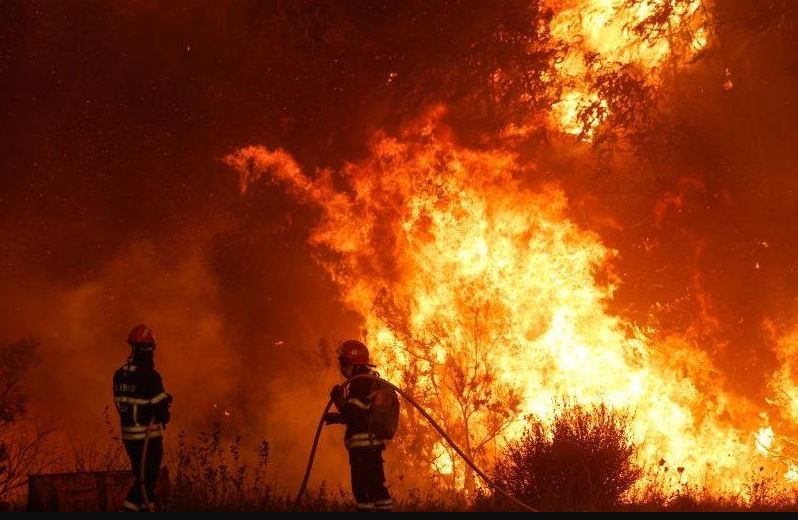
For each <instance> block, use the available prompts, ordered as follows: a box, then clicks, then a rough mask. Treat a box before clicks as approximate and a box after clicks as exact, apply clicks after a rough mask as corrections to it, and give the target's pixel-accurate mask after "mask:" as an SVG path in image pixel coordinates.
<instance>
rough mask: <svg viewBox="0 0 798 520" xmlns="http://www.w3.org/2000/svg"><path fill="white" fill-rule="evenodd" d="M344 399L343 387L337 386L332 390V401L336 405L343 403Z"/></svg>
mask: <svg viewBox="0 0 798 520" xmlns="http://www.w3.org/2000/svg"><path fill="white" fill-rule="evenodd" d="M343 398H344V387H342V386H341V385H335V386H334V387H333V388H332V390H330V399H332V401H333V402H334V403H338V402H341V401H342V400H343Z"/></svg>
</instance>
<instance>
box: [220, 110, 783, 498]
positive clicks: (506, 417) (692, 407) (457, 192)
mask: <svg viewBox="0 0 798 520" xmlns="http://www.w3.org/2000/svg"><path fill="white" fill-rule="evenodd" d="M227 161H228V163H229V164H231V165H233V166H234V167H235V168H236V169H237V170H238V171H239V172H241V179H242V189H246V187H247V186H249V184H250V183H252V182H254V181H256V180H257V179H258V178H259V177H261V176H263V175H268V176H269V177H271V178H273V179H276V180H278V181H280V182H281V183H283V184H284V185H285V186H287V188H288V190H289V192H290V193H291V194H292V195H293V196H295V197H296V198H297V199H298V200H300V201H302V202H303V203H305V204H309V205H311V206H314V207H315V208H317V209H318V210H319V211H320V213H321V218H320V223H319V225H318V227H317V228H316V229H315V230H314V231H313V233H312V236H311V242H312V243H313V244H315V245H316V246H318V247H319V250H320V251H322V252H323V253H322V254H320V260H321V262H322V263H323V265H324V266H325V267H326V268H327V270H328V271H329V273H330V274H331V275H332V277H333V279H334V280H335V281H336V283H337V284H338V285H339V287H340V289H341V293H342V295H343V299H344V301H345V302H346V303H347V304H348V305H349V306H351V308H353V309H355V310H356V311H358V312H359V313H360V314H361V315H362V316H363V318H364V320H365V325H366V331H367V332H366V335H367V337H366V340H367V341H368V343H369V345H370V346H371V347H372V348H373V349H374V351H375V353H376V356H377V359H378V361H379V362H380V364H381V366H382V370H383V373H384V375H386V376H387V377H389V378H391V379H392V380H394V381H396V382H397V383H398V384H400V385H405V386H406V387H408V390H410V391H411V392H412V393H413V394H414V395H416V396H418V398H419V399H420V400H422V401H423V402H424V403H425V405H427V406H428V407H429V408H430V410H431V412H432V413H433V415H434V416H435V417H436V418H438V419H439V420H440V421H441V422H442V423H443V424H445V426H446V427H447V428H448V429H449V430H450V431H451V432H452V433H453V434H455V436H456V437H457V438H458V440H459V441H460V442H463V443H464V444H465V445H466V448H467V449H468V450H470V451H471V453H472V454H474V455H475V456H481V457H485V458H489V457H490V449H491V448H490V447H492V449H495V447H496V446H499V445H500V444H501V442H502V441H503V440H506V439H508V438H514V437H516V436H517V435H518V434H519V432H520V428H521V426H522V424H523V421H521V418H522V417H523V416H524V415H525V414H530V413H532V414H536V415H538V416H540V417H544V418H546V417H550V415H551V413H552V410H553V402H554V401H555V400H556V399H558V398H560V397H561V396H568V397H569V398H570V399H574V400H576V401H577V402H579V403H583V404H591V403H598V402H605V403H607V404H610V405H612V406H615V407H622V408H626V409H628V410H630V411H631V412H632V413H633V414H634V422H633V427H634V435H635V437H636V439H637V440H638V441H639V442H640V443H641V444H642V447H643V457H644V458H645V460H646V461H657V460H660V459H664V460H665V461H666V462H667V463H668V464H669V465H670V467H677V466H678V467H683V468H684V469H683V470H681V472H682V476H681V480H682V483H683V482H684V481H685V480H687V481H689V480H691V479H692V480H693V481H697V480H699V479H702V481H703V479H704V478H705V477H706V476H707V475H710V476H712V477H715V478H716V480H715V481H714V482H715V484H714V485H715V486H716V487H717V488H725V487H727V486H728V488H736V489H741V488H742V484H743V482H744V481H745V480H746V479H748V478H749V476H750V472H751V470H752V469H753V468H756V467H759V466H760V465H762V464H764V461H765V460H766V458H765V455H763V454H767V453H768V449H769V448H770V446H771V444H772V443H773V435H772V430H770V431H769V432H765V433H762V432H760V433H759V434H757V433H756V432H757V430H758V429H759V428H760V427H762V426H763V424H762V419H761V418H760V416H759V412H758V410H756V409H755V408H754V407H753V406H752V404H751V403H750V402H748V401H747V400H745V399H744V398H742V397H739V396H736V395H732V394H731V393H728V392H726V391H724V389H723V388H724V383H723V380H722V378H721V376H720V375H719V372H718V371H717V370H715V369H714V368H713V363H712V361H711V360H710V359H709V357H708V356H707V355H705V354H703V353H702V351H701V350H700V349H699V348H698V347H697V346H696V345H694V344H691V343H690V342H689V341H688V340H686V339H681V338H678V337H669V338H667V339H665V340H658V341H656V342H655V341H654V340H653V339H652V338H653V337H654V336H655V334H654V333H655V332H656V331H650V330H640V329H639V328H637V327H635V326H634V325H633V324H632V323H629V322H628V321H626V320H624V319H622V318H621V317H619V316H615V315H612V314H611V313H610V312H608V310H607V302H608V301H609V300H610V299H611V298H612V297H613V291H614V282H613V280H614V277H613V276H612V273H611V271H610V270H609V268H608V267H609V265H610V264H611V259H612V257H613V255H614V254H615V253H614V252H613V251H611V250H609V249H608V248H607V247H605V246H604V245H603V244H602V241H601V240H600V237H598V236H597V235H595V234H593V233H591V232H589V231H586V230H584V229H580V227H578V226H577V225H575V224H574V223H573V222H572V221H571V220H569V218H568V216H567V209H568V203H567V200H566V198H565V196H564V194H563V193H562V191H560V190H559V189H558V188H557V187H556V186H553V185H541V186H537V187H534V188H532V187H529V186H527V185H526V184H524V183H523V182H522V181H521V179H523V178H528V177H529V173H530V172H529V171H528V170H529V169H528V168H527V169H525V168H522V167H521V166H519V165H518V164H517V162H516V159H515V157H514V156H513V155H512V154H511V153H508V152H505V151H501V150H492V151H475V150H472V149H467V148H464V147H461V146H459V145H458V144H457V143H455V142H454V141H453V139H452V137H451V136H450V135H449V133H448V132H447V131H446V129H445V128H442V127H441V125H440V124H439V123H438V118H437V114H433V116H432V117H430V118H429V119H425V120H423V121H422V122H421V123H419V124H418V125H416V126H414V127H413V128H412V129H410V130H407V131H406V132H405V133H404V134H403V135H402V136H401V138H394V137H389V136H386V135H383V134H379V135H378V136H377V137H376V138H375V139H374V141H373V143H372V145H371V155H370V157H369V158H368V159H366V160H364V161H363V162H360V163H357V164H349V165H347V166H345V167H344V168H343V169H342V171H340V172H337V174H336V173H334V172H331V171H329V170H322V171H319V172H317V174H316V175H314V176H310V175H307V174H305V173H303V172H302V170H301V168H300V167H299V166H298V165H297V163H296V162H295V161H294V160H293V159H292V158H291V157H290V156H289V155H288V154H286V153H285V152H283V151H281V150H277V151H269V150H267V149H264V148H261V147H249V148H244V149H241V150H239V151H238V152H236V153H235V154H232V155H230V156H229V157H228V158H227ZM339 181H342V182H343V184H342V183H341V182H339ZM599 280H606V281H604V282H600V281H599ZM662 336H663V335H662V334H659V335H658V337H662ZM765 426H767V425H765ZM440 452H441V447H440V446H439V445H436V446H435V448H434V450H433V454H432V455H434V456H435V458H437V459H438V466H441V467H443V468H444V469H445V471H444V472H446V473H451V472H452V471H455V470H456V468H454V469H453V468H452V464H453V463H454V464H457V461H456V458H455V457H453V456H452V457H441V453H440ZM760 452H761V453H760ZM441 461H443V462H441ZM452 461H454V462H452Z"/></svg>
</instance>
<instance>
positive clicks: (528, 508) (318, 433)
mask: <svg viewBox="0 0 798 520" xmlns="http://www.w3.org/2000/svg"><path fill="white" fill-rule="evenodd" d="M362 378H368V379H376V380H378V381H381V382H382V383H383V384H386V385H388V386H389V387H391V388H393V389H394V390H395V391H396V392H397V393H398V394H399V395H401V396H402V397H404V398H405V400H406V401H407V402H409V403H410V404H412V405H413V407H414V408H415V409H416V410H418V411H419V413H420V414H421V415H422V416H424V418H425V419H426V420H427V421H429V423H430V424H431V425H432V427H433V428H435V430H437V431H438V433H439V434H440V436H441V437H443V439H444V440H445V441H446V442H447V443H448V444H449V446H451V447H452V449H453V450H454V451H455V452H457V454H458V455H460V457H461V458H462V459H463V461H464V462H465V463H466V464H468V466H469V467H470V468H471V469H472V470H474V473H476V474H477V475H479V477H480V478H481V479H482V480H483V481H484V482H485V484H487V485H488V487H490V488H492V489H494V490H496V491H498V492H499V493H501V494H502V495H504V496H505V497H506V498H507V499H509V500H510V501H512V502H513V503H514V504H515V505H517V506H518V507H520V508H522V509H524V510H526V511H530V512H533V513H536V512H537V509H535V508H533V507H531V506H529V505H527V504H525V503H524V502H522V501H521V500H518V499H517V498H515V497H514V496H512V495H511V494H510V493H509V492H507V491H505V490H504V489H503V488H501V487H500V486H498V485H496V483H495V482H493V481H492V480H491V479H490V478H489V477H488V476H487V475H486V474H485V473H484V472H483V471H482V470H481V469H479V468H478V467H477V465H476V464H474V461H473V460H471V459H470V458H469V457H468V456H467V455H466V454H465V453H464V452H463V450H461V449H460V447H459V446H458V445H457V444H455V442H454V441H453V440H452V438H451V437H449V435H447V433H446V432H445V431H444V430H443V428H441V427H440V426H439V425H438V423H437V422H435V419H433V418H432V416H430V414H429V413H427V411H426V410H424V408H422V407H421V405H419V404H418V403H417V402H416V401H415V400H414V399H413V398H412V397H410V396H409V395H407V394H406V393H405V392H404V391H403V390H402V389H401V388H399V387H398V386H396V385H394V384H393V383H390V382H388V381H386V380H384V379H382V378H379V377H375V376H372V375H369V374H360V375H357V376H354V377H352V378H350V379H349V380H347V381H346V382H345V383H344V384H343V386H344V387H345V386H347V385H349V384H350V383H351V382H352V381H354V380H355V379H362ZM332 404H333V403H332V399H330V400H329V401H327V406H325V407H324V412H323V413H322V414H321V419H320V420H319V425H318V427H317V428H316V435H315V436H314V437H313V446H312V447H311V449H310V457H309V458H308V465H307V467H306V468H305V476H304V478H303V479H302V485H301V486H300V487H299V493H297V496H296V500H294V506H293V508H292V509H293V510H296V508H297V507H298V506H299V502H300V501H301V500H302V495H304V494H305V489H306V488H307V485H308V479H309V478H310V472H311V470H312V469H313V460H314V459H315V458H316V448H317V447H318V445H319V437H320V436H321V430H322V429H323V428H324V419H325V417H326V416H327V412H329V411H330V407H332Z"/></svg>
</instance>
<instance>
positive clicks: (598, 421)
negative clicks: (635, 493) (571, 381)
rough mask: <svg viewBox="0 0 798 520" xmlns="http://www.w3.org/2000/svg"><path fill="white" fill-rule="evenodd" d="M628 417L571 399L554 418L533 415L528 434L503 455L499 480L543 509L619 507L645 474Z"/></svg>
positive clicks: (515, 493)
mask: <svg viewBox="0 0 798 520" xmlns="http://www.w3.org/2000/svg"><path fill="white" fill-rule="evenodd" d="M629 419H630V418H629V416H628V415H627V414H626V413H623V412H619V411H616V410H613V409H610V408H608V407H607V406H605V405H603V404H601V405H597V406H592V407H585V406H582V405H578V404H576V405H574V404H568V403H567V402H563V403H560V404H558V405H557V410H556V411H555V417H554V419H553V421H552V422H551V423H544V422H543V421H541V420H539V419H536V418H534V417H529V418H528V421H529V423H528V425H527V427H526V430H525V432H524V434H523V436H522V437H521V438H520V439H519V440H517V441H515V442H511V443H510V444H509V445H508V446H507V447H506V448H505V449H504V451H503V452H502V454H501V456H500V457H499V460H498V461H497V464H496V468H495V478H496V481H497V483H498V484H499V485H501V486H502V487H504V488H505V489H506V490H507V491H509V492H510V493H512V494H513V495H514V496H516V497H518V498H520V499H521V500H523V501H525V502H527V503H528V504H530V505H532V506H533V507H537V508H539V509H543V510H551V511H566V510H567V511H606V510H611V509H615V508H617V507H618V506H619V505H620V503H621V500H622V498H623V496H624V494H625V493H626V492H627V491H628V490H629V489H630V488H631V487H632V486H633V485H634V484H635V482H636V481H637V480H638V479H639V478H640V475H641V470H640V468H639V467H638V466H637V465H636V464H635V458H636V455H637V451H638V449H637V446H636V445H635V444H634V443H633V442H632V440H631V436H630V432H629Z"/></svg>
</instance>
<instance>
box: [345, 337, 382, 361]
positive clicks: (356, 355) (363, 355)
mask: <svg viewBox="0 0 798 520" xmlns="http://www.w3.org/2000/svg"><path fill="white" fill-rule="evenodd" d="M337 352H338V360H339V361H341V360H345V361H347V362H349V363H350V364H352V365H368V366H374V365H372V364H371V358H370V357H369V349H368V347H366V345H364V344H363V343H361V342H360V341H357V340H354V339H349V340H346V341H344V342H343V343H341V344H340V345H338V351H337Z"/></svg>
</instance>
